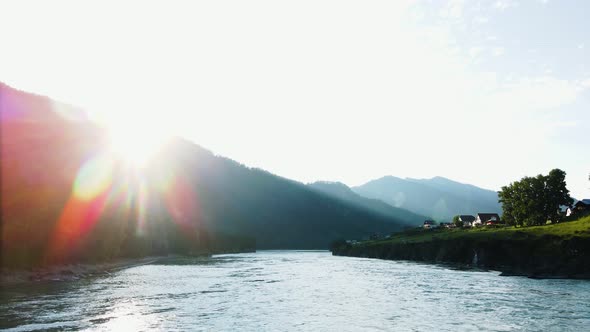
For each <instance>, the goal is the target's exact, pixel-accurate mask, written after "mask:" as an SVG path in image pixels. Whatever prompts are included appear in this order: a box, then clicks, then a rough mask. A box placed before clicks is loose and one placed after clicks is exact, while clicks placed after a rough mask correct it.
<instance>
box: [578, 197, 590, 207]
mask: <svg viewBox="0 0 590 332" xmlns="http://www.w3.org/2000/svg"><path fill="white" fill-rule="evenodd" d="M580 205H585V206H590V199H588V198H585V199H582V200H579V201H577V202H576V204H574V206H580Z"/></svg>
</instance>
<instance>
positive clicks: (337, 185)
mask: <svg viewBox="0 0 590 332" xmlns="http://www.w3.org/2000/svg"><path fill="white" fill-rule="evenodd" d="M308 186H309V187H311V188H313V189H315V190H317V191H319V192H322V193H325V194H327V195H330V196H332V197H335V198H338V199H340V200H342V201H344V202H347V203H349V204H352V205H355V206H358V207H362V208H364V209H366V210H367V211H373V212H377V213H379V214H380V215H382V216H386V217H388V218H390V219H391V221H393V222H397V223H399V224H401V225H406V226H410V227H415V226H420V225H422V223H423V222H424V220H425V219H428V217H426V216H424V215H419V214H416V213H413V212H410V211H408V210H405V209H401V208H397V207H394V206H391V205H389V204H387V203H385V202H383V201H381V200H378V199H371V198H366V197H363V196H361V195H359V194H357V193H355V192H354V191H352V189H350V188H349V187H348V186H347V185H345V184H344V183H341V182H327V181H317V182H313V183H310V184H308Z"/></svg>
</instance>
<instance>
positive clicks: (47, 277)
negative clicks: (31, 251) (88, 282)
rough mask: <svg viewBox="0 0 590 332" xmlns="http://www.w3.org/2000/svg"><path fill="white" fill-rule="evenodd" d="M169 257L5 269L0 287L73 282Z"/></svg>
mask: <svg viewBox="0 0 590 332" xmlns="http://www.w3.org/2000/svg"><path fill="white" fill-rule="evenodd" d="M166 257H167V256H150V257H143V258H123V259H117V260H114V261H111V262H102V263H74V264H63V265H54V266H45V267H33V268H27V269H3V271H2V272H0V286H13V285H19V284H27V283H36V282H61V281H73V280H78V279H83V278H88V277H93V276H98V275H105V274H107V275H108V274H111V273H113V272H116V271H120V270H124V269H128V268H132V267H136V266H141V265H147V264H151V263H154V262H157V261H159V260H161V259H164V258H166Z"/></svg>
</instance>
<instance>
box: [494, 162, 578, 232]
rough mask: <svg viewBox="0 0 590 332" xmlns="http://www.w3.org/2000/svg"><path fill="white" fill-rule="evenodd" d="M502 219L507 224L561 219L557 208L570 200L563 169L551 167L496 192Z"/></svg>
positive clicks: (569, 202) (542, 222) (566, 204)
mask: <svg viewBox="0 0 590 332" xmlns="http://www.w3.org/2000/svg"><path fill="white" fill-rule="evenodd" d="M498 197H499V202H500V203H502V209H503V211H504V214H503V218H504V221H505V222H506V223H508V224H510V225H516V226H533V225H544V224H545V223H546V222H547V220H551V221H552V222H559V221H560V217H561V215H560V213H559V210H560V209H559V207H560V206H562V205H565V206H570V205H571V204H573V199H572V198H571V197H570V195H569V190H568V189H567V188H566V183H565V172H564V171H562V170H560V169H554V170H552V171H551V172H549V174H548V175H546V176H544V175H541V174H539V175H537V176H536V177H528V176H527V177H524V178H522V179H521V180H520V181H515V182H513V183H511V184H509V185H508V186H504V187H502V190H501V191H499V192H498Z"/></svg>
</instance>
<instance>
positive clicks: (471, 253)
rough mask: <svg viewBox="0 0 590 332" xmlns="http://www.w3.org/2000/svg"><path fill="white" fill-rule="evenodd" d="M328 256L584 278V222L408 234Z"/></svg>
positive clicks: (588, 244) (589, 247) (588, 220)
mask: <svg viewBox="0 0 590 332" xmlns="http://www.w3.org/2000/svg"><path fill="white" fill-rule="evenodd" d="M332 252H333V254H334V255H342V256H356V257H370V258H382V259H401V260H415V261H427V262H449V263H459V264H465V265H471V266H477V267H480V268H488V269H494V270H498V271H502V272H503V273H504V274H511V275H526V276H531V277H564V278H590V216H585V217H582V218H579V219H578V220H574V221H570V222H563V223H559V224H554V225H545V226H536V227H519V228H515V227H504V228H474V229H438V230H418V229H417V230H410V231H407V232H402V233H398V234H394V236H392V237H391V238H388V239H384V240H375V241H364V242H360V243H356V244H354V245H350V244H343V245H339V246H336V247H334V248H333V250H332Z"/></svg>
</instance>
